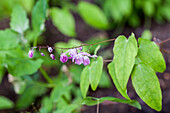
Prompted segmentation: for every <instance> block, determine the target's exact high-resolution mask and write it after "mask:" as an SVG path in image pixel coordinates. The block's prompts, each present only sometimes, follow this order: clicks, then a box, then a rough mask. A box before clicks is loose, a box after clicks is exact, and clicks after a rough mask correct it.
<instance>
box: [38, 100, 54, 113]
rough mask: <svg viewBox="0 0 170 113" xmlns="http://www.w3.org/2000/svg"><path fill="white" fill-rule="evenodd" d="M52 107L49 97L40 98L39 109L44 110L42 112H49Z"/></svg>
mask: <svg viewBox="0 0 170 113" xmlns="http://www.w3.org/2000/svg"><path fill="white" fill-rule="evenodd" d="M52 108H53V103H52V101H51V100H50V98H49V97H44V98H43V100H42V107H41V109H40V111H44V110H45V111H46V112H44V113H49V112H51V110H52Z"/></svg>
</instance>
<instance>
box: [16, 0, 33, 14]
mask: <svg viewBox="0 0 170 113" xmlns="http://www.w3.org/2000/svg"><path fill="white" fill-rule="evenodd" d="M19 1H20V3H21V4H22V6H23V7H24V9H25V10H26V11H27V12H28V13H30V12H31V10H32V8H33V5H34V2H35V0H19Z"/></svg>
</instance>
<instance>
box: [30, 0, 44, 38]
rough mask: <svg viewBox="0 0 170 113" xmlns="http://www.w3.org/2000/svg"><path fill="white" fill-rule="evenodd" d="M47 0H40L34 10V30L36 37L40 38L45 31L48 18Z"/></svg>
mask: <svg viewBox="0 0 170 113" xmlns="http://www.w3.org/2000/svg"><path fill="white" fill-rule="evenodd" d="M46 11H47V0H38V1H37V2H36V4H35V6H34V7H33V10H32V28H33V31H34V32H35V34H36V35H35V37H36V36H39V35H40V34H41V33H42V31H43V30H44V26H45V25H44V22H45V19H46V16H47V13H46Z"/></svg>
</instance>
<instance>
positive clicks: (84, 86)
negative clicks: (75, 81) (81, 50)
mask: <svg viewBox="0 0 170 113" xmlns="http://www.w3.org/2000/svg"><path fill="white" fill-rule="evenodd" d="M89 68H90V66H86V67H85V68H84V69H83V71H82V73H81V78H80V89H81V92H82V95H83V97H84V98H85V97H86V95H87V91H88V89H89V84H90V81H89V74H90V69H89Z"/></svg>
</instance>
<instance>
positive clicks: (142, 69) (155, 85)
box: [131, 63, 162, 111]
mask: <svg viewBox="0 0 170 113" xmlns="http://www.w3.org/2000/svg"><path fill="white" fill-rule="evenodd" d="M131 79H132V84H133V86H134V88H135V91H136V93H137V94H138V95H139V97H140V98H141V99H142V100H143V101H144V102H145V103H146V104H147V105H148V106H150V107H151V108H153V109H155V110H157V111H161V109H162V94H161V88H160V84H159V80H158V78H157V76H156V74H155V72H154V70H153V69H152V68H151V67H150V66H148V65H146V64H143V63H141V64H137V65H135V67H134V69H133V72H132V76H131Z"/></svg>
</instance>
